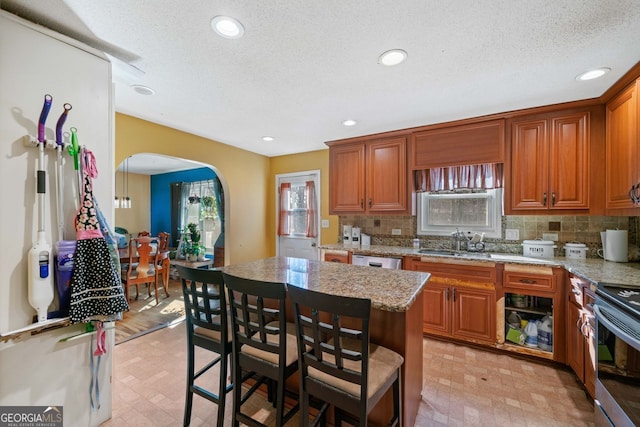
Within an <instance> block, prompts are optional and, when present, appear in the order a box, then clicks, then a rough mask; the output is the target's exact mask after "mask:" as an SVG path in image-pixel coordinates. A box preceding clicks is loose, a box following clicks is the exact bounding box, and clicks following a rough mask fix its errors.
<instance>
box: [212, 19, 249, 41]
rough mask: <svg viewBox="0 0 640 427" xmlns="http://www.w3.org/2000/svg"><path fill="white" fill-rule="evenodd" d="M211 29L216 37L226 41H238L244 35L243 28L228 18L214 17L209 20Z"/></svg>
mask: <svg viewBox="0 0 640 427" xmlns="http://www.w3.org/2000/svg"><path fill="white" fill-rule="evenodd" d="M211 28H213V31H215V32H216V33H217V34H218V35H220V36H222V37H224V38H227V39H239V38H240V37H242V36H243V34H244V26H243V25H242V24H241V23H240V21H238V20H237V19H235V18H232V17H230V16H222V15H218V16H214V17H213V19H212V20H211Z"/></svg>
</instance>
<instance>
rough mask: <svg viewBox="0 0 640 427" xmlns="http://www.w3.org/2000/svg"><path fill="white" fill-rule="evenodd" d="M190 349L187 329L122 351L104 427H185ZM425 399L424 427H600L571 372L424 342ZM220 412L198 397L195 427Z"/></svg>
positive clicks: (263, 408)
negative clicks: (187, 365) (186, 374)
mask: <svg viewBox="0 0 640 427" xmlns="http://www.w3.org/2000/svg"><path fill="white" fill-rule="evenodd" d="M185 348H186V344H185V331H184V323H179V324H177V325H176V326H174V327H171V328H165V329H162V330H159V331H156V332H153V333H150V334H147V335H145V336H142V337H140V338H136V339H134V340H131V341H128V342H125V343H122V344H120V345H118V346H116V347H115V349H114V355H113V357H114V369H113V418H112V419H111V420H110V421H108V422H106V423H105V424H103V426H105V427H119V426H136V427H142V426H178V425H182V416H183V410H184V393H185V381H184V376H185V370H186V351H185ZM196 363H197V364H200V361H199V358H197V359H196ZM207 381H208V382H209V381H211V382H214V381H217V378H211V379H207ZM422 394H423V398H422V403H421V405H420V409H419V413H418V418H417V421H416V424H415V425H416V426H483V427H485V426H527V427H533V426H545V427H548V426H567V427H569V426H592V425H593V405H592V403H591V402H590V401H589V400H588V399H587V398H586V397H585V393H584V392H583V390H582V389H581V388H580V386H579V385H578V384H577V382H576V379H575V377H574V375H573V374H572V373H571V372H569V371H567V370H563V369H556V368H554V367H550V366H547V365H543V364H538V363H535V362H531V361H526V360H522V359H518V358H514V357H511V356H509V355H502V354H496V353H492V352H486V351H482V350H479V349H476V348H471V347H466V346H463V345H456V344H451V343H446V342H441V341H435V340H431V339H424V389H423V392H422ZM228 396H229V398H230V397H231V395H230V394H229V395H228ZM252 399H253V398H252ZM230 402H231V399H229V405H228V406H227V410H226V411H225V412H226V421H227V422H225V425H230V424H231V423H230V420H231V416H230V412H231V404H230ZM250 402H251V404H252V407H251V409H253V411H254V413H255V416H256V418H259V419H262V420H264V421H266V422H267V423H269V422H270V421H272V414H271V411H270V409H269V406H268V405H266V404H265V402H264V401H263V400H262V399H261V398H260V397H259V396H258V397H256V398H255V399H254V400H253V401H250ZM216 410H217V407H216V405H214V404H212V403H210V402H208V401H206V400H204V399H202V398H200V397H198V396H195V397H194V404H193V415H192V419H191V425H192V426H208V425H213V422H212V420H214V419H215V416H216ZM298 422H299V419H298V418H297V417H294V419H292V420H291V421H290V422H289V423H288V425H298Z"/></svg>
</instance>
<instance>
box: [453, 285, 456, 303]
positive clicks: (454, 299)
mask: <svg viewBox="0 0 640 427" xmlns="http://www.w3.org/2000/svg"><path fill="white" fill-rule="evenodd" d="M453 302H456V288H453Z"/></svg>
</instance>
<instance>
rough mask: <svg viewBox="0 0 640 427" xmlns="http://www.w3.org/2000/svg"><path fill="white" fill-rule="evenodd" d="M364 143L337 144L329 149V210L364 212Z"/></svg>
mask: <svg viewBox="0 0 640 427" xmlns="http://www.w3.org/2000/svg"><path fill="white" fill-rule="evenodd" d="M364 180H365V149H364V144H351V145H336V146H332V147H331V148H330V149H329V201H330V203H329V210H330V211H331V213H333V212H345V213H362V212H364V210H365V207H364V197H365V193H364V184H365V183H364Z"/></svg>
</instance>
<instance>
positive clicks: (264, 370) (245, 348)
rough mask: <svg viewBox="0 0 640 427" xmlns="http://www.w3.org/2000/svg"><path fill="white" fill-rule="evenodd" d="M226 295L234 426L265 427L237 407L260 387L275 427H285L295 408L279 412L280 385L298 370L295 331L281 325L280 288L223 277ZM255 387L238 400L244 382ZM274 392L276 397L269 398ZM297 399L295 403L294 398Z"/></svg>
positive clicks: (283, 312)
mask: <svg viewBox="0 0 640 427" xmlns="http://www.w3.org/2000/svg"><path fill="white" fill-rule="evenodd" d="M222 276H223V278H224V283H225V286H226V287H227V289H228V291H229V308H230V310H231V323H232V330H233V338H232V341H233V349H232V355H233V362H232V366H233V368H232V371H233V374H232V377H233V384H234V390H233V422H232V424H233V426H234V427H237V426H238V425H239V423H243V424H247V425H249V426H264V424H262V423H261V422H259V421H257V420H255V419H253V418H251V416H250V415H248V413H246V412H243V410H242V405H243V404H244V403H245V402H246V401H247V399H248V398H249V397H250V396H251V395H252V394H253V393H254V392H255V391H256V390H258V388H259V387H260V386H261V385H262V384H266V385H267V392H268V396H269V398H270V399H273V405H274V406H275V408H276V419H275V425H276V426H278V427H280V426H282V425H284V424H285V423H286V422H287V421H288V420H289V419H290V418H291V417H292V416H293V415H294V414H295V413H296V412H297V411H298V408H299V404H298V402H296V404H295V405H294V406H293V407H292V408H291V409H289V410H288V412H287V413H285V412H284V399H285V380H286V379H287V378H289V377H290V376H292V375H293V374H294V373H295V372H296V371H297V369H298V350H297V343H296V337H295V327H294V325H293V324H291V323H287V322H286V309H285V296H286V288H285V284H284V283H272V282H262V281H258V280H251V279H245V278H241V277H236V276H231V275H229V274H226V273H223V274H222ZM249 378H253V379H254V380H255V383H254V384H253V385H252V386H251V387H250V388H249V390H248V391H247V392H246V393H245V394H244V395H243V394H242V387H241V384H243V383H244V382H245V381H246V380H248V379H249ZM274 390H275V396H274V395H273V394H274V393H273V392H274ZM296 400H297V399H296Z"/></svg>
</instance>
